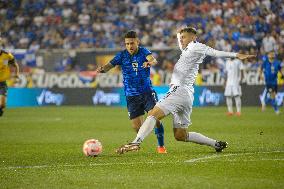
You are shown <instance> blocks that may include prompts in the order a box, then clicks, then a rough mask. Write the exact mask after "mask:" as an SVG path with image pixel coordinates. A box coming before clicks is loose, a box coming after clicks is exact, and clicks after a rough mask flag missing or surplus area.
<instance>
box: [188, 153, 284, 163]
mask: <svg viewBox="0 0 284 189" xmlns="http://www.w3.org/2000/svg"><path fill="white" fill-rule="evenodd" d="M282 152H284V151H270V152H244V153H234V154H214V155H212V156H204V157H200V158H194V159H190V160H186V161H184V162H185V163H194V162H204V160H208V159H216V158H220V157H229V156H246V155H256V154H272V153H282ZM222 161H224V160H222ZM241 161H243V160H241Z"/></svg>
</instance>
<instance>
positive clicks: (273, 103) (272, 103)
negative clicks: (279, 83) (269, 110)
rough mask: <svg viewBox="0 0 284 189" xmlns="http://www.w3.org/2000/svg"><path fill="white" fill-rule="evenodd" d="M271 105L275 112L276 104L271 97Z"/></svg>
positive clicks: (276, 109)
mask: <svg viewBox="0 0 284 189" xmlns="http://www.w3.org/2000/svg"><path fill="white" fill-rule="evenodd" d="M271 105H272V106H273V109H274V111H275V112H277V111H278V106H277V104H276V100H275V98H274V99H271Z"/></svg>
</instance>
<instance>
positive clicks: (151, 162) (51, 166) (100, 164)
mask: <svg viewBox="0 0 284 189" xmlns="http://www.w3.org/2000/svg"><path fill="white" fill-rule="evenodd" d="M283 152H284V151H270V152H245V153H235V154H218V155H217V154H215V155H211V156H204V157H200V158H194V159H190V160H186V161H184V163H206V162H208V160H209V159H215V160H212V161H216V158H222V157H229V156H246V155H256V154H272V153H283ZM217 161H218V160H217ZM222 161H224V162H229V161H244V162H246V161H284V158H275V159H273V158H262V159H256V160H245V159H241V160H236V159H233V160H232V159H231V160H222ZM176 163H183V162H182V161H171V162H169V161H148V162H121V163H119V162H118V163H90V164H74V165H72V164H65V165H31V166H6V167H0V170H17V169H43V168H58V167H87V166H92V167H95V166H112V165H137V164H152V165H153V164H176Z"/></svg>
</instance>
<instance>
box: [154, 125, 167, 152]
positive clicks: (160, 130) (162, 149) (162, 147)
mask: <svg viewBox="0 0 284 189" xmlns="http://www.w3.org/2000/svg"><path fill="white" fill-rule="evenodd" d="M156 126H157V127H155V134H156V136H157V140H158V147H157V152H158V153H159V154H165V153H167V150H166V148H165V143H164V126H163V124H162V122H159V121H157V124H156Z"/></svg>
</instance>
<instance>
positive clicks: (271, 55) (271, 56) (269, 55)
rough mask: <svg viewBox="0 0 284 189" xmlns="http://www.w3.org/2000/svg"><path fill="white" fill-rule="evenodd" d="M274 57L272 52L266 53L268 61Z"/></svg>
mask: <svg viewBox="0 0 284 189" xmlns="http://www.w3.org/2000/svg"><path fill="white" fill-rule="evenodd" d="M274 57H275V55H274V53H273V52H270V53H268V59H269V60H273V59H274Z"/></svg>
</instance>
